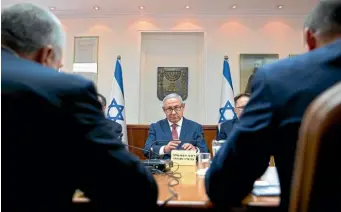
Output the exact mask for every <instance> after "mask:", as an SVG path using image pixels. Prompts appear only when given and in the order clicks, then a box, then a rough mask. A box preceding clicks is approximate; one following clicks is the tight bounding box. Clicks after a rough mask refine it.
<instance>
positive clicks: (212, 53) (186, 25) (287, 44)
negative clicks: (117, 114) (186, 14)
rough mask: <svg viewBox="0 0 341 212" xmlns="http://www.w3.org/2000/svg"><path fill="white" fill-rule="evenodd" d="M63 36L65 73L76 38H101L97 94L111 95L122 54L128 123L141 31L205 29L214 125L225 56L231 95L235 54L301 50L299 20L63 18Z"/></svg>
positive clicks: (134, 107) (134, 114)
mask: <svg viewBox="0 0 341 212" xmlns="http://www.w3.org/2000/svg"><path fill="white" fill-rule="evenodd" d="M62 23H63V25H64V27H65V29H66V32H67V48H66V50H65V53H64V56H65V60H64V62H65V70H66V71H68V72H71V69H72V61H73V45H74V44H73V38H74V36H99V37H100V38H99V73H98V90H99V92H100V93H102V94H104V95H105V96H106V97H107V98H109V96H110V89H111V82H112V77H113V69H114V63H115V61H116V56H117V55H121V56H122V68H123V79H124V89H125V101H126V116H127V123H129V124H136V123H138V119H139V107H140V105H139V102H140V101H139V98H140V97H139V95H138V94H139V88H140V55H141V36H140V35H141V31H203V32H205V45H206V46H205V49H206V56H205V57H206V61H205V68H206V70H205V71H206V74H205V76H206V79H205V81H206V84H205V86H204V87H205V88H206V90H205V92H206V93H205V97H204V99H205V101H206V102H205V104H206V105H207V107H206V113H205V116H206V118H205V119H206V121H205V122H204V123H202V124H216V123H217V120H218V106H219V101H220V89H221V75H220V74H221V72H222V64H223V57H224V55H225V54H227V55H228V56H229V58H230V60H229V61H230V66H231V72H232V80H233V86H234V90H235V94H238V93H239V84H240V82H239V81H240V80H239V54H241V53H277V54H279V56H280V58H285V57H287V56H288V55H289V54H298V53H301V52H304V51H305V50H304V46H303V36H302V25H303V17H300V16H294V17H285V18H278V17H270V16H258V17H257V16H256V17H251V16H250V17H247V16H245V17H235V18H233V17H218V16H216V17H214V16H207V17H198V18H190V19H184V18H181V17H153V18H151V17H148V18H147V17H143V16H137V15H136V16H128V15H121V16H113V17H111V18H92V19H86V18H85V19H65V18H64V19H62Z"/></svg>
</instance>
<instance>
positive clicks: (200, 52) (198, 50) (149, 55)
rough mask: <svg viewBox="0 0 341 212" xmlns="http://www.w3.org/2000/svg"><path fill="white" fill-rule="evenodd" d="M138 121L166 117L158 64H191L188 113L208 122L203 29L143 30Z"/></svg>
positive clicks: (186, 100)
mask: <svg viewBox="0 0 341 212" xmlns="http://www.w3.org/2000/svg"><path fill="white" fill-rule="evenodd" d="M141 46H142V47H141V69H140V70H141V72H140V79H141V80H140V111H139V115H140V118H139V123H142V124H149V123H152V122H155V121H156V120H160V119H162V118H164V117H165V114H164V113H163V111H162V109H161V105H162V102H161V101H160V100H159V99H158V98H157V68H158V67H188V97H187V99H185V102H186V106H185V108H186V109H185V117H186V118H188V119H191V120H193V121H196V122H199V123H203V122H205V112H206V110H205V109H206V108H205V100H204V97H205V94H204V91H205V90H204V87H203V86H204V85H205V80H204V72H205V69H204V67H203V64H204V63H203V61H204V33H202V32H201V33H200V32H184V33H182V32H181V33H179V32H177V33H175V32H168V33H159V32H149V33H142V39H141Z"/></svg>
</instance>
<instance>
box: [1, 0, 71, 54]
mask: <svg viewBox="0 0 341 212" xmlns="http://www.w3.org/2000/svg"><path fill="white" fill-rule="evenodd" d="M64 42H65V35H64V31H63V28H62V25H61V23H60V21H59V20H58V18H57V17H56V16H55V15H54V14H52V13H51V12H50V11H48V10H45V9H43V8H41V7H38V6H36V5H34V4H30V3H22V4H15V5H12V6H9V7H6V8H4V9H2V11H1V44H3V45H5V46H6V47H8V48H10V49H12V50H14V51H16V52H17V53H23V54H29V53H33V52H36V51H38V50H39V49H41V48H43V47H45V46H47V45H51V46H52V47H53V48H54V49H55V52H54V54H56V56H57V57H61V53H62V49H63V47H64Z"/></svg>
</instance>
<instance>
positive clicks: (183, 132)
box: [179, 118, 189, 141]
mask: <svg viewBox="0 0 341 212" xmlns="http://www.w3.org/2000/svg"><path fill="white" fill-rule="evenodd" d="M188 128H189V121H187V119H185V118H183V120H182V126H181V132H180V137H179V140H180V141H181V140H183V139H185V138H186V134H187V132H188Z"/></svg>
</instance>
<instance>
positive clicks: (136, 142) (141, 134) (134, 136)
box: [127, 124, 217, 159]
mask: <svg viewBox="0 0 341 212" xmlns="http://www.w3.org/2000/svg"><path fill="white" fill-rule="evenodd" d="M148 130H149V125H141V124H138V125H135V124H128V125H127V131H128V144H129V145H131V146H135V147H138V148H142V149H143V147H144V144H145V142H146V140H147V137H148ZM203 130H204V135H205V140H206V144H207V147H208V148H209V150H210V152H211V154H212V140H214V139H215V138H216V134H217V125H203ZM129 151H130V152H131V153H133V154H135V155H137V156H138V157H139V158H140V159H146V158H145V157H144V155H143V152H142V151H141V150H138V149H134V148H131V147H129Z"/></svg>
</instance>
